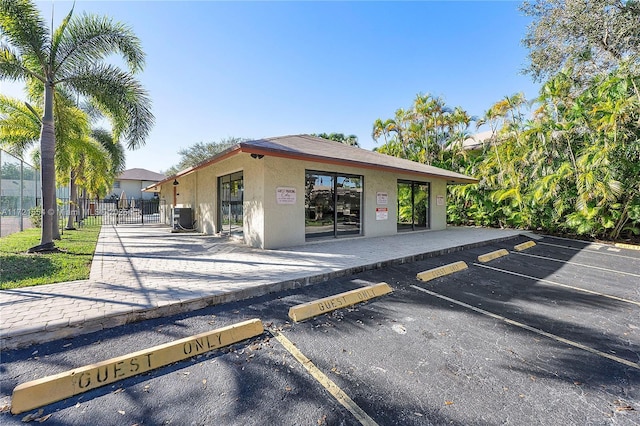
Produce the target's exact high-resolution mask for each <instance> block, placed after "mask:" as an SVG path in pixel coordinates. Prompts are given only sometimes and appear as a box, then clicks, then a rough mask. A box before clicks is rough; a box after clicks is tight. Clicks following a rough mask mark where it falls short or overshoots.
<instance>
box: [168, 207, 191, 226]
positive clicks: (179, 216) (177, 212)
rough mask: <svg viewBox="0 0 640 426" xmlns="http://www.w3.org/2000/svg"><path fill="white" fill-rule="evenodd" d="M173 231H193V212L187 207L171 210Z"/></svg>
mask: <svg viewBox="0 0 640 426" xmlns="http://www.w3.org/2000/svg"><path fill="white" fill-rule="evenodd" d="M173 229H185V230H193V210H191V208H188V207H175V208H174V209H173Z"/></svg>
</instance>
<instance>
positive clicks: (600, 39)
mask: <svg viewBox="0 0 640 426" xmlns="http://www.w3.org/2000/svg"><path fill="white" fill-rule="evenodd" d="M520 9H521V10H522V11H523V12H524V13H525V15H527V16H530V17H532V18H533V22H532V23H531V25H529V28H528V30H527V34H526V36H525V38H524V40H523V44H524V45H525V46H526V47H527V48H528V49H529V61H530V64H529V66H528V68H527V69H525V72H526V73H528V74H530V75H531V76H533V78H534V79H535V80H537V81H543V80H545V79H547V78H548V77H550V76H552V75H554V74H556V73H557V72H559V71H561V70H563V69H565V68H572V69H573V70H574V77H577V78H579V79H580V80H585V79H588V78H590V77H593V76H595V75H596V74H599V73H603V72H609V71H611V70H613V69H615V68H618V67H619V66H620V64H621V63H622V62H630V63H632V64H634V66H635V67H636V69H637V67H640V2H639V1H637V0H531V1H525V2H524V3H523V4H522V6H521V7H520Z"/></svg>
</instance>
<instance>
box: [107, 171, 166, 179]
mask: <svg viewBox="0 0 640 426" xmlns="http://www.w3.org/2000/svg"><path fill="white" fill-rule="evenodd" d="M164 178H166V176H165V175H163V174H162V173H156V172H152V171H151V170H147V169H128V170H125V171H124V172H122V173H120V174H119V175H118V180H146V181H150V182H158V181H161V180H163V179H164Z"/></svg>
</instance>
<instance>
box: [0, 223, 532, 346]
mask: <svg viewBox="0 0 640 426" xmlns="http://www.w3.org/2000/svg"><path fill="white" fill-rule="evenodd" d="M520 233H521V232H520V231H514V230H498V229H484V228H448V229H447V230H445V231H425V232H415V233H404V234H398V235H395V236H390V237H377V238H352V239H340V240H329V241H322V242H317V243H312V244H305V245H303V246H298V247H292V248H287V249H282V250H260V249H254V248H250V247H247V246H245V245H243V244H241V243H239V242H233V241H229V240H227V239H224V238H220V237H216V236H203V235H197V234H186V233H178V234H172V233H171V232H170V229H169V228H168V227H166V226H153V225H145V226H143V227H140V226H139V225H119V226H118V227H115V226H112V225H104V226H103V227H102V230H101V232H100V237H99V240H98V245H97V247H96V253H95V256H94V259H93V263H92V267H91V275H90V279H89V280H83V281H73V282H64V283H58V284H50V285H44V286H37V287H29V288H22V289H15V290H2V291H0V312H1V315H0V348H2V349H9V348H15V347H21V346H27V345H29V344H33V343H39V342H46V341H51V340H55V339H58V338H62V337H70V336H75V335H79V334H83V333H89V332H92V331H97V330H102V329H105V328H110V327H115V326H118V325H121V324H125V323H127V322H132V321H137V320H141V319H147V318H156V317H160V316H165V315H172V314H175V313H179V312H186V311H190V310H195V309H199V308H202V307H205V306H208V305H212V304H217V303H224V302H228V301H233V300H241V299H244V298H248V297H255V296H259V295H262V294H266V293H269V292H274V291H279V290H283V289H288V288H294V287H300V286H302V285H306V284H311V283H316V282H321V281H325V280H328V279H331V278H334V277H337V276H340V275H346V274H351V273H357V272H359V271H362V270H365V269H372V268H376V267H382V266H385V265H388V264H392V263H397V262H405V261H411V260H414V259H415V258H416V257H418V256H424V255H428V254H433V253H435V254H439V253H442V252H446V251H448V250H454V249H457V248H459V247H468V246H474V245H482V244H486V243H487V242H489V241H492V240H501V239H505V238H510V237H512V236H515V235H518V234H520Z"/></svg>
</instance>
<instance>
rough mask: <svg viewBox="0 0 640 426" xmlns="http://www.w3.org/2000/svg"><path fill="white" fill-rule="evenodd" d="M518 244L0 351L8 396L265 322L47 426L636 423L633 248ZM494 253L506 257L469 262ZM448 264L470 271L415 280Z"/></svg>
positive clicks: (639, 332)
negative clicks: (384, 287)
mask: <svg viewBox="0 0 640 426" xmlns="http://www.w3.org/2000/svg"><path fill="white" fill-rule="evenodd" d="M524 241H527V240H526V239H524V238H522V237H520V238H516V239H512V240H508V241H504V242H502V243H499V244H494V245H490V246H484V247H479V248H474V249H468V250H464V251H460V252H456V253H451V254H449V255H445V256H439V257H434V258H429V259H425V260H423V261H420V262H415V263H406V264H402V265H397V266H391V267H387V268H383V269H379V270H372V271H367V272H364V273H361V274H358V275H356V276H351V277H344V278H341V279H336V280H332V281H328V282H326V283H323V284H318V285H314V286H311V287H306V288H304V289H298V290H292V291H288V292H283V293H279V294H276V295H270V296H264V297H260V298H256V299H251V300H248V301H244V302H238V303H233V304H227V305H222V306H218V307H211V308H207V309H203V310H201V311H197V312H194V313H192V314H189V315H186V314H185V315H181V316H176V317H172V318H165V319H158V320H153V321H147V322H144V323H140V324H132V325H128V326H123V327H120V328H117V329H113V330H108V331H106V332H101V333H100V335H98V334H93V335H88V336H85V337H79V338H75V339H70V340H62V341H58V342H52V343H49V344H45V345H38V346H35V347H32V348H29V349H28V350H21V351H10V352H7V353H3V363H2V371H1V373H2V381H1V382H0V384H1V385H2V386H1V392H2V398H3V399H2V400H3V401H4V402H5V403H8V402H9V395H10V392H11V389H13V387H14V386H15V385H17V384H18V383H23V382H25V381H28V380H32V379H34V378H39V377H43V376H46V375H49V374H54V373H58V372H60V371H65V370H68V369H71V368H73V367H74V366H76V367H77V366H80V365H84V364H87V363H91V362H96V361H99V360H102V359H106V358H108V357H111V356H117V355H121V354H123V353H128V352H131V351H134V350H139V349H142V348H145V347H150V346H154V345H157V344H159V343H162V342H165V341H170V340H172V339H178V338H181V337H184V336H188V335H193V334H197V333H200V332H203V331H206V330H208V329H211V328H215V327H220V326H224V325H228V324H231V323H234V322H237V321H241V320H245V319H249V318H260V319H261V320H262V321H263V324H264V326H265V329H266V330H267V332H265V334H263V335H262V336H260V337H257V338H253V339H251V340H249V341H247V342H241V343H238V344H235V345H233V346H231V347H229V348H226V349H223V350H217V351H212V352H209V353H207V354H204V355H200V356H198V357H196V358H193V359H190V360H188V361H184V362H180V363H177V364H174V365H171V366H168V367H164V368H161V369H158V370H154V371H151V372H148V373H145V374H144V375H142V376H137V377H134V378H130V379H126V380H123V381H121V382H118V383H116V384H113V385H109V386H107V387H105V388H102V389H96V390H93V391H90V392H87V393H85V394H82V395H79V396H77V397H73V398H69V399H67V400H65V401H61V402H59V403H55V404H52V405H49V406H47V407H45V411H44V412H43V415H47V414H52V416H51V417H50V418H48V421H47V423H48V424H88V423H90V422H102V423H105V422H106V423H110V424H135V423H138V424H170V423H171V424H243V425H246V424H266V423H268V424H300V425H307V424H313V425H316V424H317V425H322V424H328V425H329V424H330V425H333V424H346V425H351V424H380V425H387V424H389V425H413V424H415V425H424V424H445V423H446V424H460V425H462V424H464V425H468V424H507V423H512V424H545V425H546V424H548V425H551V424H559V423H562V424H572V425H574V424H575V425H584V424H609V423H615V424H629V425H636V424H638V423H640V414H639V413H640V288H639V287H640V285H639V284H638V283H640V252H639V251H633V250H626V249H619V248H615V247H612V246H607V245H594V244H588V243H582V242H578V241H572V240H564V239H559V238H551V237H544V238H542V239H540V240H537V241H535V242H536V245H535V246H534V247H531V248H528V249H526V250H524V251H522V252H516V251H515V250H513V247H514V245H515V244H518V243H522V242H524ZM498 249H506V250H507V251H508V252H509V254H508V255H506V256H503V257H500V258H497V259H494V260H491V261H489V262H486V263H481V262H479V261H478V256H480V255H482V254H485V253H487V252H490V251H494V250H498ZM456 261H464V262H465V263H467V265H468V269H465V270H461V271H458V272H454V273H452V274H450V275H446V276H442V277H439V278H435V279H432V280H430V281H427V282H422V281H419V280H417V279H416V275H417V274H418V273H419V272H422V271H425V270H428V269H431V268H435V267H439V266H443V265H447V264H450V263H452V262H456ZM379 282H386V283H388V284H389V285H390V286H391V287H392V288H393V290H394V291H393V293H391V294H388V295H384V296H381V297H379V298H375V299H372V300H370V301H368V302H366V303H363V304H358V305H354V306H350V307H347V308H344V309H338V310H335V311H333V312H331V313H329V314H323V315H320V316H317V317H314V318H311V319H309V320H307V321H304V322H300V323H294V322H293V321H292V320H290V319H289V318H288V317H287V312H288V310H289V308H290V307H291V306H294V305H296V304H300V303H306V302H310V301H313V300H315V299H319V298H323V297H328V296H332V295H335V294H338V293H341V292H344V291H348V290H353V289H357V288H360V287H362V286H365V285H372V284H376V283H379ZM279 335H281V336H283V337H284V338H285V339H286V340H287V341H288V342H290V343H291V345H292V346H293V347H294V348H295V349H292V348H287V346H286V345H285V344H283V341H282V340H278V339H277V338H275V337H274V336H279ZM159 340H160V341H159ZM293 350H297V351H299V352H300V353H301V354H303V355H304V357H305V359H306V360H307V361H304V362H302V363H301V362H300V359H296V358H295V356H294V355H293V354H292V351H293ZM309 366H313V367H314V368H315V369H317V372H316V373H318V372H319V373H320V374H310V371H311V369H310V368H309ZM327 383H329V384H327ZM331 389H333V391H332V390H331ZM336 389H337V390H339V391H340V392H342V393H339V392H337V391H336ZM334 391H336V392H334ZM336 395H343V396H336ZM345 396H346V397H347V398H348V399H349V400H350V401H351V402H352V404H353V405H352V407H351V408H349V404H345V403H344V397H345ZM341 398H342V400H341ZM353 407H355V408H353ZM354 410H355V411H357V410H361V411H362V412H363V413H364V414H365V416H364V417H363V416H359V415H357V414H354ZM21 418H22V416H10V415H9V414H7V413H3V414H2V415H1V416H0V420H2V421H6V422H7V423H8V424H11V423H13V424H18V423H20V419H21ZM120 420H121V421H120ZM368 422H370V423H368ZM106 423H105V424H106Z"/></svg>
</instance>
